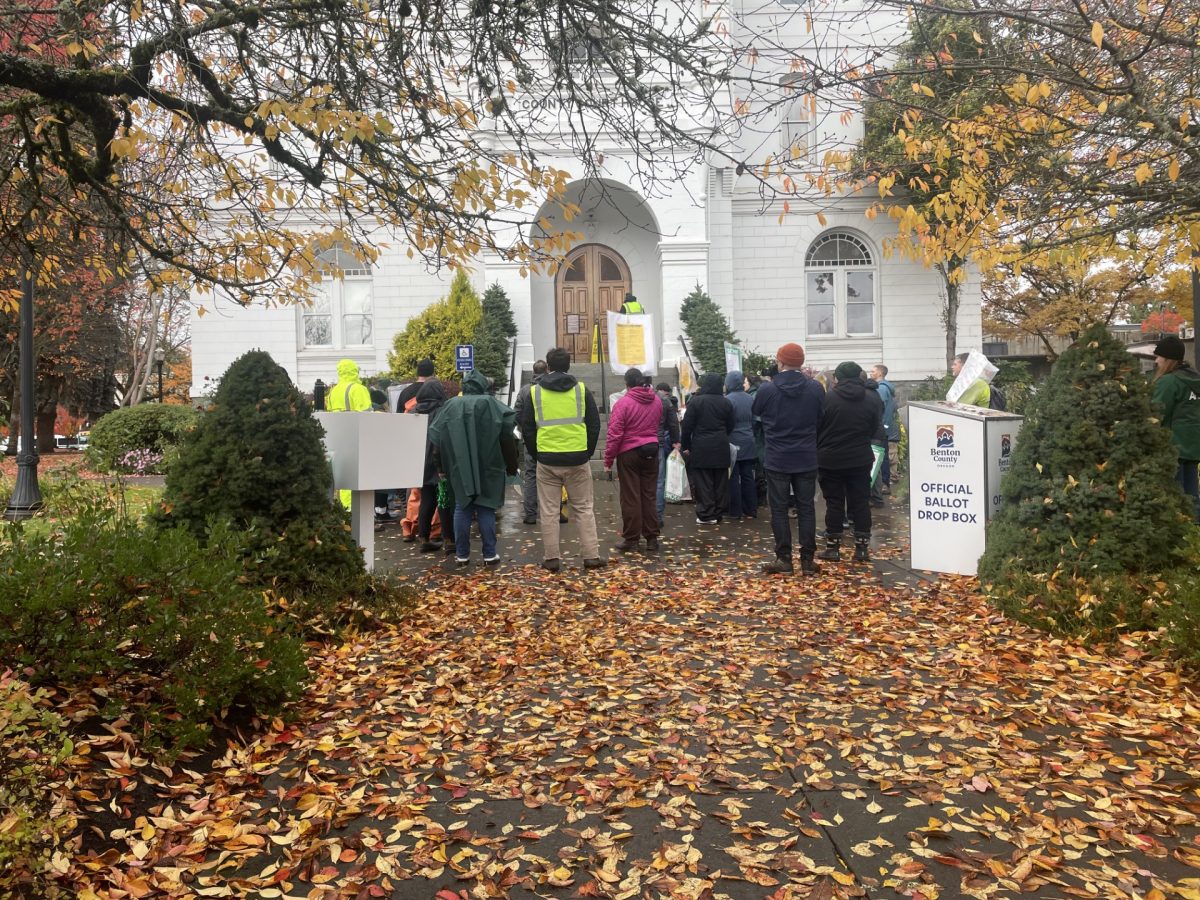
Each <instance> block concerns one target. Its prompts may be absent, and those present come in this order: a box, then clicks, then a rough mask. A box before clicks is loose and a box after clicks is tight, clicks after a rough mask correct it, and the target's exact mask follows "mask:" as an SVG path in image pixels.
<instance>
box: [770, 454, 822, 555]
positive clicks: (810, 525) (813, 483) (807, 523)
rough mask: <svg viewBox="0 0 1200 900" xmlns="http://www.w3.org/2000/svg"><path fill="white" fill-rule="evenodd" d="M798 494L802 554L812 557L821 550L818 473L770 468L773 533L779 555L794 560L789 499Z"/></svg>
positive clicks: (797, 508) (797, 516) (797, 506)
mask: <svg viewBox="0 0 1200 900" xmlns="http://www.w3.org/2000/svg"><path fill="white" fill-rule="evenodd" d="M793 493H794V494H795V495H796V524H797V526H798V527H799V531H800V555H801V556H806V557H808V558H809V559H811V558H812V556H813V554H814V553H815V552H816V549H817V508H816V504H815V502H814V498H815V497H816V493H817V473H816V472H774V471H772V470H771V469H767V497H768V499H769V501H770V504H771V533H772V534H774V535H775V555H776V556H777V557H778V558H779V559H782V560H784V561H785V562H787V563H788V564H789V565H790V564H791V562H792V523H791V522H790V521H789V520H788V498H789V497H790V496H791V495H792V494H793Z"/></svg>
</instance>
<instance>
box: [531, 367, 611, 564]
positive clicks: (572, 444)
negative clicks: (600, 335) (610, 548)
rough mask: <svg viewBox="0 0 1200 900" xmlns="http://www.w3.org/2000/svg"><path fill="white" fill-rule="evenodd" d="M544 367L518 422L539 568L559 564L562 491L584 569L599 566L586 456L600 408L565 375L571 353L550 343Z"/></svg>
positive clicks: (593, 442)
mask: <svg viewBox="0 0 1200 900" xmlns="http://www.w3.org/2000/svg"><path fill="white" fill-rule="evenodd" d="M546 368H547V369H548V370H549V371H548V372H547V373H546V374H545V375H543V376H542V380H541V381H540V382H539V383H538V384H536V385H534V386H533V389H532V390H531V391H530V392H529V402H528V403H526V404H525V405H524V406H523V407H522V409H521V422H520V426H521V437H522V439H523V440H524V441H525V449H526V450H527V451H528V452H529V453H532V454H533V458H534V459H535V460H537V493H538V519H539V521H540V522H541V526H542V553H543V559H542V568H543V569H546V570H547V571H550V572H557V571H558V570H559V569H560V568H561V567H562V553H561V550H560V547H559V530H560V529H559V522H558V513H559V509H560V503H561V500H562V492H563V490H564V489H565V490H566V492H567V502H568V504H569V505H570V507H571V512H572V516H571V517H572V518H573V519H574V520H575V524H576V526H577V527H578V528H579V542H580V544H581V545H582V551H583V567H584V568H585V569H598V568H600V567H601V566H603V565H604V560H603V559H601V558H600V539H599V537H598V536H597V534H596V514H595V512H594V511H593V506H592V470H591V459H592V455H593V454H594V453H595V452H596V444H597V443H599V441H600V411H599V410H598V409H596V400H595V398H593V397H592V395H591V393H590V392H589V391H588V389H587V388H586V387H585V386H584V385H582V384H580V383H579V381H578V380H576V378H575V376H574V375H571V374H569V371H568V370H569V369H570V368H571V354H570V353H568V352H567V351H566V350H564V349H563V348H562V347H555V348H554V349H553V350H551V351H550V352H549V353H547V354H546Z"/></svg>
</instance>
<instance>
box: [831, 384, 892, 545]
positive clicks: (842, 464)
mask: <svg viewBox="0 0 1200 900" xmlns="http://www.w3.org/2000/svg"><path fill="white" fill-rule="evenodd" d="M882 417H883V401H882V400H880V399H879V392H878V391H869V390H867V386H866V384H865V383H864V382H863V379H862V367H861V366H860V365H859V364H858V363H856V362H844V363H842V364H841V365H839V366H838V367H837V369H835V370H834V373H833V389H832V390H831V391H830V392H829V395H828V397H827V398H826V400H825V414H824V415H823V416H822V417H821V427H820V429H819V430H818V431H817V480H818V481H819V482H820V484H821V493H822V494H823V495H824V497H825V550H824V552H823V553H821V559H827V560H834V561H836V560H838V559H839V558H840V557H841V545H842V527H843V526H842V523H843V519H842V514H843V512H844V511H845V510H846V509H847V506H849V511H850V520H851V522H853V524H854V559H855V560H857V561H859V562H867V561H868V560H869V559H870V554H869V552H868V545H869V544H870V542H871V467H872V465H873V464H874V462H875V454H874V453H873V452H872V450H871V439H872V438H873V437H874V436H875V433H876V432H877V431H878V430H879V423H880V421H881V420H882Z"/></svg>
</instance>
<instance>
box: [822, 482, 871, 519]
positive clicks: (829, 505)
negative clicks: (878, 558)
mask: <svg viewBox="0 0 1200 900" xmlns="http://www.w3.org/2000/svg"><path fill="white" fill-rule="evenodd" d="M819 477H820V479H821V493H822V494H824V495H825V533H826V534H828V535H835V534H838V535H840V534H841V533H842V524H843V520H842V514H843V512H846V513H849V515H850V521H851V522H852V523H853V525H854V533H855V534H870V533H871V467H870V466H863V467H861V468H858V469H821V471H820V475H819Z"/></svg>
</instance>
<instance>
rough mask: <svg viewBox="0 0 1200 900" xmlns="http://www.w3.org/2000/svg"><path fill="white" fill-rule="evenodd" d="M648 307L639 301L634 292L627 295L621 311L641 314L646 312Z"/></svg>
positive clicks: (632, 314) (626, 313) (630, 314)
mask: <svg viewBox="0 0 1200 900" xmlns="http://www.w3.org/2000/svg"><path fill="white" fill-rule="evenodd" d="M645 312H646V307H644V306H642V304H641V303H640V302H638V298H637V297H635V296H633V294H626V295H625V302H624V303H622V304H621V313H622V314H623V315H628V316H640V315H643V314H645Z"/></svg>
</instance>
